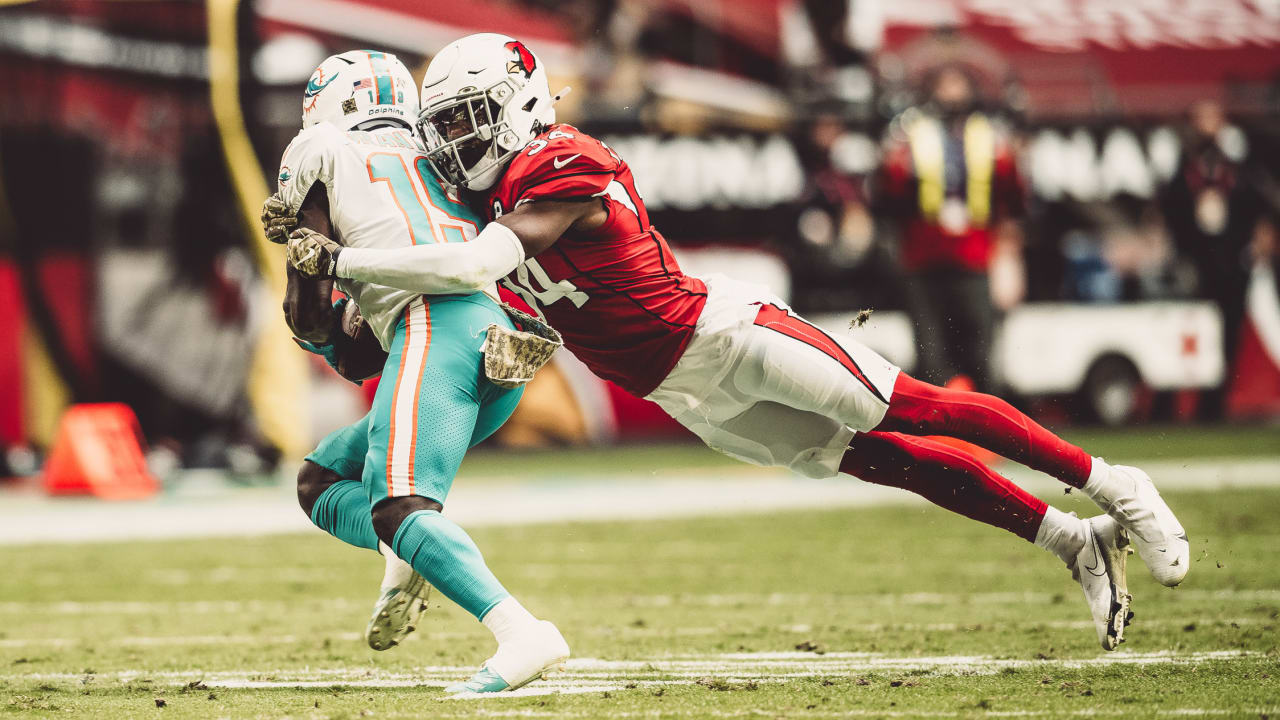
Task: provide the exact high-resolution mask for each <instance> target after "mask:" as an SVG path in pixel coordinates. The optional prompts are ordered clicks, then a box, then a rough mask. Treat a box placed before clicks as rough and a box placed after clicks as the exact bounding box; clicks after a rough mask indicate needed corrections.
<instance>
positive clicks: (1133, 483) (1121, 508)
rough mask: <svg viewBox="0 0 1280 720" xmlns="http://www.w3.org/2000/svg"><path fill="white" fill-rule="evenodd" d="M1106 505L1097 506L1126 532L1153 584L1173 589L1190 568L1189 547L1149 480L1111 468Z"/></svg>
mask: <svg viewBox="0 0 1280 720" xmlns="http://www.w3.org/2000/svg"><path fill="white" fill-rule="evenodd" d="M1109 486H1110V487H1109V491H1110V494H1111V495H1112V497H1111V498H1109V500H1110V501H1109V502H1106V503H1099V505H1101V506H1102V509H1103V510H1105V511H1106V513H1107V514H1108V515H1110V516H1111V517H1112V518H1113V519H1114V520H1115V521H1116V522H1118V523H1120V524H1121V525H1122V526H1124V528H1125V529H1126V530H1128V531H1129V537H1130V538H1131V539H1132V540H1133V545H1134V547H1136V548H1137V550H1138V557H1141V558H1142V562H1144V563H1146V565H1147V569H1148V570H1150V571H1151V576H1152V577H1154V578H1155V579H1156V582H1158V583H1160V584H1161V585H1164V586H1166V587H1174V586H1175V585H1177V584H1179V583H1181V582H1182V580H1183V578H1185V577H1186V576H1187V570H1189V569H1190V567H1191V543H1190V542H1189V541H1188V540H1187V532H1186V530H1183V529H1182V525H1181V524H1180V523H1179V522H1178V518H1176V517H1174V514H1173V510H1170V509H1169V505H1168V504H1167V503H1165V501H1164V498H1162V497H1160V492H1159V491H1158V490H1156V486H1155V484H1154V483H1152V482H1151V477H1150V476H1148V475H1147V474H1146V473H1145V472H1143V471H1141V470H1139V469H1138V468H1136V467H1129V466H1126V465H1112V466H1111V477H1110V483H1109Z"/></svg>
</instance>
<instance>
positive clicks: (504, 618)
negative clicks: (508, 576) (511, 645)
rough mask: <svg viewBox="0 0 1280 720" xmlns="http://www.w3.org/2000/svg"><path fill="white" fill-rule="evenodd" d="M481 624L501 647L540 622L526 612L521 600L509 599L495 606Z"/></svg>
mask: <svg viewBox="0 0 1280 720" xmlns="http://www.w3.org/2000/svg"><path fill="white" fill-rule="evenodd" d="M480 622H482V623H484V626H485V627H487V628H489V632H491V633H493V637H494V639H495V640H497V641H498V644H499V645H501V644H502V643H504V642H506V641H508V640H510V639H511V638H513V637H515V636H516V635H518V634H519V633H520V631H522V630H523V629H524V628H526V627H528V626H529V625H531V624H534V623H536V622H538V618H536V617H534V616H533V614H532V613H530V612H529V611H528V610H525V609H524V606H523V605H521V604H520V601H519V600H516V599H515V598H514V597H508V598H507V599H506V600H503V601H502V602H500V603H498V604H497V605H494V606H493V609H492V610H490V611H489V612H488V613H486V614H485V616H484V619H483V620H481V621H480Z"/></svg>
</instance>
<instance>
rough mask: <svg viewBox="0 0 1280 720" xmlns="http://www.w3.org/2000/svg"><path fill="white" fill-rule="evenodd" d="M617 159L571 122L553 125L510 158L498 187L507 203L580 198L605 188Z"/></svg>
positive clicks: (512, 204)
mask: <svg viewBox="0 0 1280 720" xmlns="http://www.w3.org/2000/svg"><path fill="white" fill-rule="evenodd" d="M619 164H620V161H619V160H618V157H617V156H616V155H614V154H613V151H611V150H610V149H609V148H607V147H606V146H605V145H604V144H603V143H601V142H600V141H599V140H596V139H595V138H593V137H591V136H590V135H587V134H586V133H583V132H582V131H580V130H578V129H577V128H575V127H573V126H572V125H553V126H552V127H551V129H549V130H548V131H546V132H544V133H542V134H541V135H539V136H537V137H536V138H534V139H533V140H532V141H530V142H529V144H528V145H526V146H525V147H524V149H523V150H521V151H520V153H519V154H518V155H516V158H515V160H513V161H511V166H510V167H509V168H508V169H507V172H506V173H505V174H504V176H503V179H502V183H503V185H504V186H506V187H504V188H500V191H505V192H502V194H503V195H506V199H507V200H508V201H509V203H510V205H511V206H515V205H516V204H517V203H519V202H521V201H525V200H536V199H538V198H565V199H568V198H581V197H588V196H591V195H598V194H600V193H602V192H604V191H605V188H607V187H608V186H609V183H610V182H612V181H613V178H614V174H615V173H616V172H617V171H618V165H619Z"/></svg>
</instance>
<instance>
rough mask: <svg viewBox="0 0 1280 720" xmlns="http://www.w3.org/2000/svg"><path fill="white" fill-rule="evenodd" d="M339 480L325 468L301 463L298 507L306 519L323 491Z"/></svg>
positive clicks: (334, 473)
mask: <svg viewBox="0 0 1280 720" xmlns="http://www.w3.org/2000/svg"><path fill="white" fill-rule="evenodd" d="M341 479H342V476H341V475H339V474H338V473H336V472H334V471H332V470H330V469H329V468H327V467H323V466H320V465H317V464H315V463H313V462H311V461H310V460H303V461H302V467H300V468H298V505H300V506H301V507H302V511H303V512H305V513H306V514H307V517H311V511H312V510H313V509H314V508H315V506H316V502H318V501H319V500H320V496H321V495H323V494H324V491H325V490H328V489H329V487H330V486H331V485H333V484H334V483H336V482H338V481H339V480H341Z"/></svg>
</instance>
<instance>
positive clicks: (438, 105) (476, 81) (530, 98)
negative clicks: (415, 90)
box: [418, 33, 556, 190]
mask: <svg viewBox="0 0 1280 720" xmlns="http://www.w3.org/2000/svg"><path fill="white" fill-rule="evenodd" d="M555 119H556V113H555V109H554V108H552V99H551V92H550V90H548V88H547V71H546V69H545V68H543V66H542V61H541V60H539V59H538V56H537V55H534V54H533V52H532V51H531V50H529V48H527V47H525V45H524V43H522V42H520V41H519V40H516V39H515V38H511V37H507V36H506V35H498V34H496V33H479V34H476V35H468V36H466V37H464V38H462V39H460V40H455V41H454V42H452V43H450V44H449V45H447V46H446V47H445V48H444V49H443V50H441V51H440V52H439V53H437V54H436V56H435V57H434V58H432V59H431V64H430V65H428V66H427V74H426V76H425V77H423V79H422V113H421V115H419V119H418V129H419V131H420V132H421V133H422V139H423V142H425V143H426V145H427V149H428V158H429V159H430V161H431V165H432V167H433V168H435V171H436V174H437V175H439V176H440V177H441V178H442V179H444V180H445V181H446V182H448V183H450V184H452V185H455V186H458V187H463V188H467V189H468V190H486V189H488V188H490V187H492V186H493V184H494V183H495V182H497V180H498V178H499V177H500V176H501V175H502V171H503V170H504V169H505V168H506V166H507V163H509V162H510V161H511V159H512V158H513V157H515V154H516V153H517V152H519V151H520V149H521V148H523V147H524V146H525V145H526V144H527V143H528V142H529V141H530V140H532V139H533V138H534V137H535V136H536V135H537V134H538V133H539V132H540V131H541V128H542V127H544V126H546V125H550V124H551V123H554V122H555Z"/></svg>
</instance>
